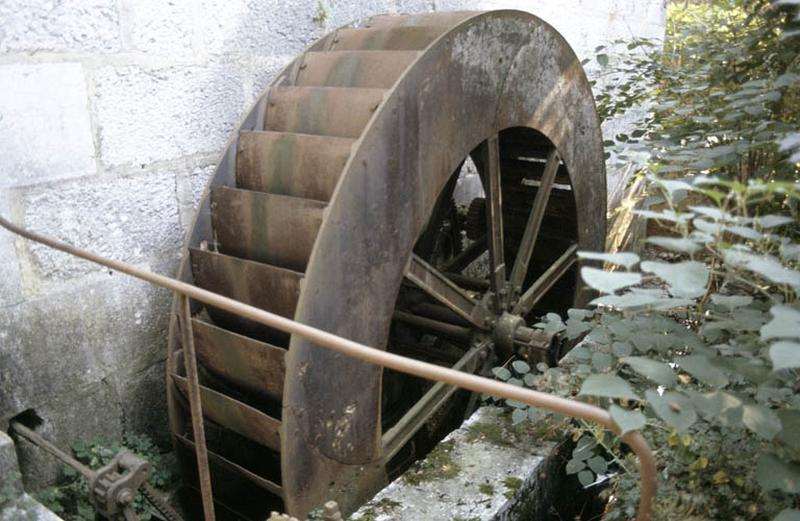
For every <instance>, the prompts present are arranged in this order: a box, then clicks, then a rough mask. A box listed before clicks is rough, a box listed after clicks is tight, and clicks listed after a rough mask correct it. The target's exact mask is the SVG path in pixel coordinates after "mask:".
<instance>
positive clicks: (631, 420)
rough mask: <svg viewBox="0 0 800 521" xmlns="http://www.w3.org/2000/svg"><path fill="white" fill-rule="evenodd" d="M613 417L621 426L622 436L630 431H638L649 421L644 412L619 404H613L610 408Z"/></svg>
mask: <svg viewBox="0 0 800 521" xmlns="http://www.w3.org/2000/svg"><path fill="white" fill-rule="evenodd" d="M608 412H609V414H611V419H612V420H614V423H616V424H617V426H619V429H620V433H619V434H620V436H622V435H623V434H625V433H626V432H630V431H638V430H639V429H641V428H642V427H644V425H645V423H646V422H647V420H646V418H645V417H644V414H642V413H641V412H639V411H629V410H627V409H623V408H622V407H619V406H617V405H612V406H611V408H610V409H609V410H608Z"/></svg>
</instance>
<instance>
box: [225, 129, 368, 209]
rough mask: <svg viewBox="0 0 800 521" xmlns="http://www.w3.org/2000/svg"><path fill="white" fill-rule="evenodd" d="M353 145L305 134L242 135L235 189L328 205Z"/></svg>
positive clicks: (348, 142)
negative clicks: (317, 201) (289, 196)
mask: <svg viewBox="0 0 800 521" xmlns="http://www.w3.org/2000/svg"><path fill="white" fill-rule="evenodd" d="M353 142H354V140H353V139H350V138H340V137H330V136H312V135H308V134H290V133H285V132H242V133H241V134H240V135H239V153H238V155H237V156H236V185H237V187H238V188H243V189H245V190H253V191H256V192H267V193H271V194H278V195H291V196H294V197H303V198H306V199H316V200H319V201H328V200H330V197H331V194H332V193H333V189H334V188H335V187H336V182H337V181H338V180H339V176H340V175H341V173H342V169H343V168H344V165H345V163H346V162H347V158H348V157H349V156H350V147H351V146H352V144H353Z"/></svg>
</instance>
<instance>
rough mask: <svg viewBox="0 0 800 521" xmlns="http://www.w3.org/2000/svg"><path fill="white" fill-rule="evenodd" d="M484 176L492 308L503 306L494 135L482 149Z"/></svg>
mask: <svg viewBox="0 0 800 521" xmlns="http://www.w3.org/2000/svg"><path fill="white" fill-rule="evenodd" d="M481 154H482V158H481V160H482V162H483V166H484V169H485V176H486V199H487V202H488V204H487V206H486V225H487V230H486V234H487V238H488V244H489V269H490V274H489V280H490V281H491V287H492V291H493V292H494V295H495V309H496V311H498V312H499V311H500V310H501V309H502V307H503V299H502V298H501V291H503V290H504V287H505V283H506V262H505V259H504V258H503V198H502V193H501V192H500V147H499V143H498V137H497V134H495V135H494V136H492V137H490V138H489V139H487V140H486V143H485V144H484V145H483V147H482V150H481Z"/></svg>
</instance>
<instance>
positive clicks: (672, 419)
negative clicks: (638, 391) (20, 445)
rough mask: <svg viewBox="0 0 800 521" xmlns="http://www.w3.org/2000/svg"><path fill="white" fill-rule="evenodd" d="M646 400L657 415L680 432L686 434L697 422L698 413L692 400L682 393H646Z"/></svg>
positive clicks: (649, 391) (650, 391)
mask: <svg viewBox="0 0 800 521" xmlns="http://www.w3.org/2000/svg"><path fill="white" fill-rule="evenodd" d="M645 398H646V399H647V402H648V403H649V404H650V406H651V407H652V408H653V411H654V412H655V413H656V415H657V416H658V417H659V418H661V419H662V420H664V421H665V422H666V423H667V424H668V425H669V426H671V427H672V428H674V429H675V430H676V431H678V432H684V431H685V430H686V429H688V428H689V427H691V426H692V424H693V423H694V422H695V420H697V411H696V410H695V408H694V405H693V404H692V402H691V400H689V398H688V397H687V396H685V395H683V394H681V393H676V392H666V393H664V394H663V395H659V394H658V392H657V391H653V390H648V391H645Z"/></svg>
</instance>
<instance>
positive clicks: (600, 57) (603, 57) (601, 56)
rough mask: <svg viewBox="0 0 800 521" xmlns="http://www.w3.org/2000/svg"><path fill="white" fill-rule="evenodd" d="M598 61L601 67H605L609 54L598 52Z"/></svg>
mask: <svg viewBox="0 0 800 521" xmlns="http://www.w3.org/2000/svg"><path fill="white" fill-rule="evenodd" d="M596 58H597V63H599V64H600V66H601V67H605V66H607V65H608V55H607V54H598V55H597V56H596Z"/></svg>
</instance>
